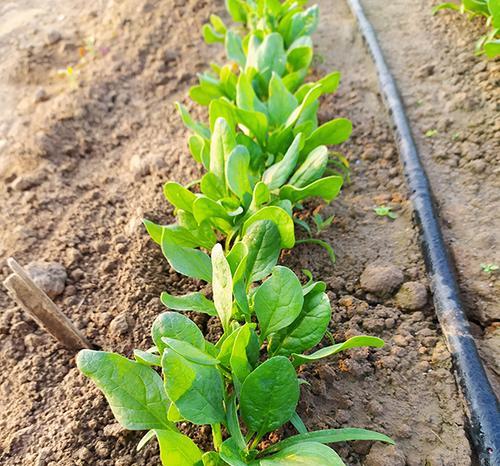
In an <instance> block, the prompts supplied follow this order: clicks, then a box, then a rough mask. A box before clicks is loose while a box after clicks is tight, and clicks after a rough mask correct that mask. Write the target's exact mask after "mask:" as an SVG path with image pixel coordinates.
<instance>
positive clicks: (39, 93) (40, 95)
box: [34, 87, 49, 103]
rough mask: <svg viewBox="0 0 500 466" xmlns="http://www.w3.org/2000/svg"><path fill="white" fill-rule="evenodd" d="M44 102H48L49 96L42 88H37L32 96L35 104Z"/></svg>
mask: <svg viewBox="0 0 500 466" xmlns="http://www.w3.org/2000/svg"><path fill="white" fill-rule="evenodd" d="M46 100H49V94H48V93H47V91H46V90H45V89H44V88H43V87H39V88H38V89H37V90H36V91H35V96H34V101H35V103H39V102H45V101H46Z"/></svg>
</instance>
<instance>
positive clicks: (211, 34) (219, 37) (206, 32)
mask: <svg viewBox="0 0 500 466" xmlns="http://www.w3.org/2000/svg"><path fill="white" fill-rule="evenodd" d="M201 34H202V35H203V39H205V42H206V43H207V44H215V43H216V42H224V35H223V34H219V33H218V32H217V31H216V30H215V29H214V28H213V27H212V26H211V25H210V24H204V25H203V26H202V28H201Z"/></svg>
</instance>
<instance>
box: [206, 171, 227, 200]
mask: <svg viewBox="0 0 500 466" xmlns="http://www.w3.org/2000/svg"><path fill="white" fill-rule="evenodd" d="M200 190H201V192H202V193H203V194H204V195H205V196H207V197H209V198H210V199H212V200H214V201H218V200H219V199H221V198H223V197H224V196H225V194H226V193H225V192H224V189H223V186H221V183H220V182H219V179H218V178H217V177H216V176H215V175H214V174H213V173H211V172H207V173H205V174H204V175H203V177H202V178H201V182H200Z"/></svg>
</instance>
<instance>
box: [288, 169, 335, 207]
mask: <svg viewBox="0 0 500 466" xmlns="http://www.w3.org/2000/svg"><path fill="white" fill-rule="evenodd" d="M343 182H344V180H343V178H342V177H341V176H337V175H333V176H327V177H326V178H321V179H320V180H316V181H314V182H312V183H311V184H309V185H307V186H305V187H303V188H296V187H295V186H292V185H291V184H287V185H285V186H283V187H282V188H281V189H280V198H281V199H289V200H290V201H291V202H292V203H294V204H295V203H297V202H298V201H301V200H302V199H306V198H309V197H321V198H322V199H323V200H324V201H326V202H330V201H331V200H332V199H334V198H335V197H336V196H337V195H338V193H339V192H340V189H341V188H342V183H343Z"/></svg>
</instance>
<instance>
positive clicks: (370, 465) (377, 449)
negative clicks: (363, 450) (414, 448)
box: [363, 443, 406, 466]
mask: <svg viewBox="0 0 500 466" xmlns="http://www.w3.org/2000/svg"><path fill="white" fill-rule="evenodd" d="M363 464H364V466H405V465H406V457H405V455H404V453H403V452H402V451H401V450H400V449H399V448H398V447H396V446H394V445H384V444H381V443H375V444H374V445H373V446H372V447H371V449H370V453H369V454H368V456H367V457H366V458H365V461H364V463H363Z"/></svg>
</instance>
